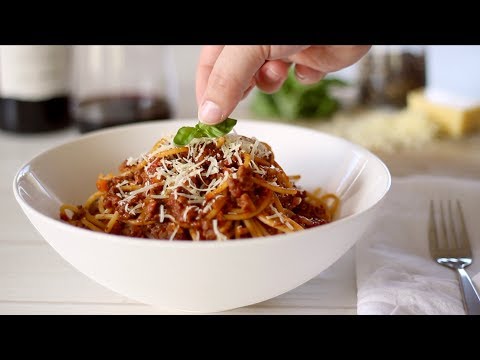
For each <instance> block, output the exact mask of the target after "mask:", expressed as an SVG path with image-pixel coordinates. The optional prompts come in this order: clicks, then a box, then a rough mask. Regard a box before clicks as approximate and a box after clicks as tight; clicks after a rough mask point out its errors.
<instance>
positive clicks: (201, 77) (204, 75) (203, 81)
mask: <svg viewBox="0 0 480 360" xmlns="http://www.w3.org/2000/svg"><path fill="white" fill-rule="evenodd" d="M223 48H224V46H223V45H209V46H205V47H204V48H203V49H202V51H201V52H200V58H199V60H198V65H197V76H196V86H195V92H196V98H197V104H198V106H200V101H201V99H202V97H203V94H204V93H205V89H206V87H207V84H208V78H209V77H210V73H211V72H212V69H213V66H214V65H215V62H216V61H217V58H218V56H219V55H220V53H221V52H222V50H223Z"/></svg>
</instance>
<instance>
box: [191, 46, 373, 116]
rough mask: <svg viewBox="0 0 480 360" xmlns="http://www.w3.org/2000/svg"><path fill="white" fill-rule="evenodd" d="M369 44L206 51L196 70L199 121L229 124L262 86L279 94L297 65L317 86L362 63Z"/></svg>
mask: <svg viewBox="0 0 480 360" xmlns="http://www.w3.org/2000/svg"><path fill="white" fill-rule="evenodd" d="M369 49H370V46H366V45H352V46H342V45H254V46H251V45H244V46H234V45H227V46H205V47H204V48H203V49H202V52H201V54H200V60H199V63H198V67H197V79H196V95H197V104H198V106H199V110H198V118H199V119H200V121H202V122H203V123H206V124H217V123H219V122H221V121H223V120H225V119H226V118H227V117H228V116H229V115H230V114H231V113H232V111H233V110H234V109H235V107H236V106H237V105H238V103H239V102H240V100H242V99H243V98H245V97H246V96H247V95H248V94H249V92H250V91H251V90H252V89H253V88H254V87H255V86H258V87H259V88H260V89H261V90H262V91H264V92H266V93H273V92H275V91H277V90H278V89H280V87H281V86H282V84H283V82H284V81H285V80H286V78H287V76H288V69H289V68H290V65H291V64H292V63H294V64H295V75H296V78H297V80H298V81H299V82H301V83H303V84H314V83H316V82H318V81H320V80H321V79H322V78H323V77H324V76H325V75H326V74H328V73H329V72H332V71H337V70H340V69H343V68H345V67H347V66H350V65H352V64H353V63H355V62H356V61H358V60H359V59H360V58H361V57H362V56H363V55H365V54H366V53H367V52H368V50H369Z"/></svg>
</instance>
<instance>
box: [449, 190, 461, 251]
mask: <svg viewBox="0 0 480 360" xmlns="http://www.w3.org/2000/svg"><path fill="white" fill-rule="evenodd" d="M448 223H449V225H450V226H449V235H450V236H449V238H450V239H452V240H453V246H454V247H457V248H459V247H460V246H461V244H460V242H459V239H458V237H457V233H456V231H455V221H454V219H453V213H452V201H451V200H450V199H449V200H448Z"/></svg>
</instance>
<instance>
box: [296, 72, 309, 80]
mask: <svg viewBox="0 0 480 360" xmlns="http://www.w3.org/2000/svg"><path fill="white" fill-rule="evenodd" d="M295 76H296V77H297V78H298V79H299V80H305V79H306V77H305V75H303V74H301V73H298V72H297V70H295Z"/></svg>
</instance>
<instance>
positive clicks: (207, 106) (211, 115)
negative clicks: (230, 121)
mask: <svg viewBox="0 0 480 360" xmlns="http://www.w3.org/2000/svg"><path fill="white" fill-rule="evenodd" d="M198 118H199V119H200V121H202V122H204V123H206V124H216V123H218V122H220V121H221V120H222V110H221V109H220V106H218V105H217V104H215V103H214V102H213V101H210V100H207V101H204V102H203V104H202V106H201V107H200V111H199V112H198Z"/></svg>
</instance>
